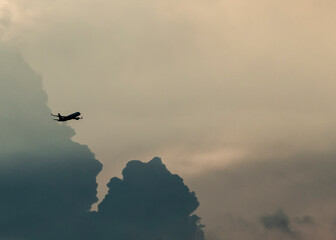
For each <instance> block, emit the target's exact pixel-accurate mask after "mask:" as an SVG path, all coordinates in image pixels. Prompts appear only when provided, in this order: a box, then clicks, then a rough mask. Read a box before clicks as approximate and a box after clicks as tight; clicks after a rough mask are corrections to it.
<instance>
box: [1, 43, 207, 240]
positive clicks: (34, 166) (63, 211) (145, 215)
mask: <svg viewBox="0 0 336 240" xmlns="http://www.w3.org/2000/svg"><path fill="white" fill-rule="evenodd" d="M0 79H1V81H0V109H1V111H0V126H1V128H0V192H1V196H0V206H2V207H1V210H0V239H6V240H9V239H20V240H45V239H48V240H56V239H57V240H58V239H65V240H73V239H88V240H92V239H106V238H109V239H117V240H119V239H120V240H121V239H125V237H127V234H128V233H134V234H139V235H136V236H133V238H126V239H140V237H141V236H150V237H153V236H155V237H158V235H157V234H160V236H164V237H165V236H170V235H171V236H174V237H175V236H176V237H177V238H176V239H183V240H186V239H190V240H200V239H203V235H202V234H203V233H202V230H201V228H200V225H199V218H198V217H197V216H196V215H192V216H190V215H191V214H192V212H194V211H195V210H196V208H197V207H198V205H199V203H198V201H197V198H196V197H195V194H194V193H193V192H190V191H189V189H188V188H187V187H186V186H185V185H184V184H183V181H182V179H181V178H180V177H178V176H177V175H172V174H171V173H170V172H169V171H168V170H167V169H166V168H165V166H164V165H163V164H162V162H161V160H160V159H158V158H155V159H154V160H152V161H151V162H149V163H147V164H145V163H141V162H139V161H132V162H130V163H129V164H128V165H127V167H126V168H125V170H124V180H120V179H117V178H113V179H112V180H111V182H110V184H109V187H110V193H109V195H108V196H107V197H106V199H105V200H104V202H103V203H101V204H100V205H99V212H98V213H95V212H90V209H91V206H92V204H94V203H95V202H96V201H97V200H98V199H97V196H96V195H97V183H96V177H97V175H98V173H99V172H100V171H101V169H102V164H101V163H100V162H99V161H98V160H97V159H96V158H95V156H94V154H93V153H92V152H91V151H90V150H89V148H88V147H87V146H84V145H80V144H78V143H76V142H74V141H72V140H71V138H72V137H73V136H74V131H73V129H71V128H70V127H69V126H67V125H66V124H59V123H58V122H56V121H53V120H52V117H51V116H50V113H51V111H50V109H49V108H48V107H47V100H48V99H47V95H46V94H45V92H44V91H43V86H42V81H41V77H40V76H39V75H37V74H36V73H35V72H34V71H32V70H31V68H30V67H29V66H28V65H27V63H26V62H25V61H24V60H23V58H22V57H21V56H20V54H17V53H16V51H15V50H14V49H10V48H7V47H5V46H1V47H0ZM60 96H61V93H60ZM79 124H80V122H79ZM120 187H121V188H123V187H124V189H120ZM115 194H117V197H118V198H117V199H114V197H115ZM113 199H114V200H113ZM129 204H133V205H129ZM118 211H119V212H118ZM115 213H118V214H117V215H115ZM111 226H112V227H111ZM119 227H120V228H119ZM133 228H135V229H137V231H133V230H134V229H133ZM110 229H112V230H113V231H110ZM86 230H89V232H88V233H87V234H84V233H85V232H86ZM99 230H102V231H99ZM122 230H127V232H126V231H122ZM90 234H94V236H93V237H92V238H91V237H90ZM125 234H126V235H125ZM178 237H179V238H178ZM146 239H150V238H146ZM163 239H165V238H163ZM153 240H157V239H155V238H153Z"/></svg>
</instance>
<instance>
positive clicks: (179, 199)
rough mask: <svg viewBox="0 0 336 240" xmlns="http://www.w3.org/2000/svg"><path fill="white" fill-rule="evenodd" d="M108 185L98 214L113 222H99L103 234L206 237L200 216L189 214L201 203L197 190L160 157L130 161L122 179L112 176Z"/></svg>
mask: <svg viewBox="0 0 336 240" xmlns="http://www.w3.org/2000/svg"><path fill="white" fill-rule="evenodd" d="M108 187H109V189H110V190H109V192H108V194H107V196H106V198H105V199H104V200H103V202H102V203H101V204H100V205H99V207H98V209H99V212H98V214H97V218H98V223H104V222H105V223H110V225H106V224H99V225H101V226H103V227H102V228H101V230H100V231H99V233H100V234H103V235H108V236H121V237H119V238H120V239H139V240H140V239H143V240H147V239H148V240H149V239H153V240H154V239H155V240H157V239H174V240H192V239H203V233H202V231H201V230H200V228H199V225H198V221H199V217H197V216H196V215H193V216H190V215H191V214H192V213H193V212H194V211H195V210H196V209H197V207H198V205H199V203H198V201H197V198H196V197H195V193H194V192H190V191H189V189H188V187H187V186H185V185H184V183H183V180H182V179H181V178H180V177H179V176H178V175H173V174H171V173H170V172H169V171H168V170H167V168H166V167H165V165H163V164H162V162H161V159H160V158H154V159H153V160H152V161H150V162H148V163H142V162H140V161H131V162H129V163H128V164H127V166H126V168H125V169H124V170H123V180H121V179H119V178H112V179H111V181H110V182H109V184H108ZM106 226H107V227H106ZM122 236H123V237H122ZM117 238H118V237H117Z"/></svg>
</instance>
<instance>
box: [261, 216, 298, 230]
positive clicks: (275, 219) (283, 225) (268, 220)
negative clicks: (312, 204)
mask: <svg viewBox="0 0 336 240" xmlns="http://www.w3.org/2000/svg"><path fill="white" fill-rule="evenodd" d="M260 222H261V223H262V224H263V225H264V227H265V228H266V229H268V230H280V231H282V232H285V233H288V234H291V233H292V232H293V231H292V230H291V228H290V221H289V217H288V216H287V215H286V214H285V213H284V212H283V211H281V210H279V211H277V212H275V213H272V214H266V215H264V216H262V217H260Z"/></svg>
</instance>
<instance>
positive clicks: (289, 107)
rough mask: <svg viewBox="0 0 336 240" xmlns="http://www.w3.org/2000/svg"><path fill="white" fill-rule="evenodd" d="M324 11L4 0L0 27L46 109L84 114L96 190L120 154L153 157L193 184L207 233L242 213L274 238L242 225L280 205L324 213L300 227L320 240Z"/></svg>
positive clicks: (324, 232)
mask: <svg viewBox="0 0 336 240" xmlns="http://www.w3.org/2000/svg"><path fill="white" fill-rule="evenodd" d="M335 11H336V2H334V1H330V0H319V1H316V0H305V1H303V0H298V1H288V0H285V1H275V0H268V1H266V0H256V1H249V0H216V1H215V0H213V1H200V0H195V1H188V0H187V1H174V0H171V1H168V0H161V1H154V0H143V1H140V0H128V1H125V0H115V1H102V0H95V1H93V0H66V1H65V0H59V1H50V0H29V1H28V0H13V1H10V0H7V1H4V0H2V1H0V25H1V26H0V34H1V38H2V41H3V42H5V43H6V44H10V45H12V46H13V47H14V48H17V49H18V50H19V51H20V52H21V53H22V54H23V56H24V58H25V60H26V61H27V62H28V64H29V65H30V66H31V67H32V68H33V69H34V70H35V71H36V72H38V73H39V74H41V77H42V79H43V86H44V89H45V90H46V92H47V94H48V97H49V101H48V104H49V107H50V108H51V109H52V110H53V111H54V113H57V112H61V113H64V114H66V113H71V112H75V111H80V112H82V114H83V116H84V119H83V120H82V121H76V122H72V123H70V124H69V125H71V126H72V127H73V128H74V129H75V130H76V132H77V135H76V136H75V137H74V140H75V141H78V142H80V143H83V144H87V145H88V146H89V147H90V149H91V150H92V151H93V152H94V153H95V155H96V157H97V159H99V160H100V161H101V162H102V163H103V165H104V168H103V172H102V173H101V174H100V176H99V178H98V180H99V183H100V188H99V192H100V196H102V195H103V194H104V192H105V191H106V188H105V187H104V185H105V184H106V183H107V182H108V180H109V178H110V177H111V176H113V175H120V172H121V169H122V168H123V166H124V165H125V163H126V162H127V161H129V160H131V159H140V160H149V159H151V158H152V157H154V156H160V157H162V158H163V160H164V162H165V163H166V165H167V166H168V168H169V169H171V170H173V172H176V173H178V174H180V175H181V176H182V177H184V178H185V180H186V182H187V183H190V184H192V186H193V190H195V191H196V193H197V194H198V195H199V197H200V203H201V205H200V214H199V215H200V216H201V217H202V216H204V223H205V224H206V225H208V231H209V233H208V236H209V237H208V239H212V238H213V239H231V238H233V239H240V238H239V236H237V235H234V234H233V233H229V232H230V231H231V232H234V231H233V230H232V229H238V230H237V231H236V232H244V231H241V228H242V225H244V224H245V223H246V225H248V226H249V227H250V228H249V229H250V230H249V231H245V232H244V233H246V236H251V234H250V232H254V233H255V236H256V238H257V239H261V238H264V239H277V238H276V237H279V236H273V235H272V236H268V235H267V234H266V235H267V236H266V235H260V234H263V232H262V231H264V229H262V228H261V230H260V229H259V230H255V229H252V230H251V228H252V227H251V226H252V225H253V224H252V223H251V222H253V221H254V224H255V225H256V228H258V227H259V228H260V227H261V223H260V222H258V219H257V217H258V216H259V217H261V216H262V215H265V214H272V213H274V214H275V215H276V213H277V212H276V211H278V210H279V209H282V210H283V211H284V212H285V214H288V215H289V217H290V218H293V219H294V218H300V217H303V216H305V215H309V214H310V215H314V216H313V217H315V218H322V219H323V220H321V222H323V224H322V223H320V224H317V225H318V226H319V227H318V230H316V232H314V234H315V235H314V234H312V233H310V232H309V231H308V230H307V231H306V230H304V231H306V232H309V234H308V233H307V234H308V235H307V236H308V237H307V236H305V237H306V238H307V239H315V238H317V239H321V236H323V237H324V238H323V239H325V240H327V239H334V237H335V232H332V230H331V229H332V227H330V226H331V225H330V224H332V222H333V223H334V224H335V221H336V214H334V215H332V214H331V212H335V205H334V202H335V190H333V189H334V186H335V185H334V184H335V182H334V181H331V180H332V179H333V171H330V172H328V171H327V169H332V170H335V164H334V161H333V159H334V156H335V153H334V151H333V149H334V145H335V136H336V135H335V134H336V132H335V131H336V128H335V122H336V108H335V107H334V102H335V101H336V94H335V89H336V81H335V77H336V70H335V60H336V45H335V42H336V32H335V30H334V29H335V26H336V15H335ZM264 164H265V167H264V166H263V165H264ZM300 166H301V167H300ZM293 169H296V170H297V172H295V171H293ZM231 171H232V173H231ZM228 172H229V173H230V174H228ZM277 173H278V174H277ZM268 174H269V175H268ZM298 175H299V176H301V178H300V177H298V178H299V180H297V176H298ZM266 176H269V178H267V177H266ZM322 176H323V179H322V180H321V178H322ZM263 177H265V178H266V179H268V182H267V183H266V184H260V181H257V180H258V179H259V178H261V179H262V178H263ZM295 179H296V180H295ZM319 180H321V181H319ZM272 182H273V183H274V186H273V185H271V186H270V185H269V184H270V183H272ZM314 183H315V185H314V187H311V188H310V186H311V184H314ZM302 186H307V189H306V190H305V191H304V192H302V194H300V191H299V189H301V187H302ZM276 187H279V188H280V189H279V197H278V198H276V199H272V200H269V198H268V197H267V196H263V193H269V191H271V189H275V188H276ZM218 189H220V190H218ZM255 189H256V191H254V190H255ZM321 189H322V190H321ZM318 190H320V191H322V192H319V194H317V193H316V191H318ZM298 191H299V193H298ZM270 194H274V193H270ZM309 194H312V195H314V196H315V195H318V196H319V197H318V199H315V200H314V199H313V198H312V197H311V196H309ZM233 196H234V197H237V198H238V199H239V200H237V199H236V198H234V197H233ZM256 196H259V197H256ZM280 196H286V197H287V198H286V199H282V198H281V197H280ZM244 198H248V199H251V201H250V204H251V205H248V204H247V203H246V202H245V201H243V200H242V199H244ZM299 201H300V202H301V201H305V204H303V203H302V204H298V202H299ZM224 202H225V203H228V204H222V203H224ZM214 203H215V205H214ZM229 203H232V204H229ZM259 203H260V205H259ZM299 206H300V207H299ZM249 207H251V208H250V212H249V211H248V208H249ZM214 208H215V209H214ZM245 208H247V209H245ZM243 209H244V211H243ZM298 209H300V210H298ZM317 209H324V210H323V211H322V210H321V212H319V213H317V212H318V210H317ZM331 210H333V211H331ZM215 213H217V215H218V216H215ZM324 213H325V214H324ZM230 214H231V215H230ZM235 214H236V215H235ZM228 216H230V217H228ZM276 216H277V215H276ZM230 219H231V220H230ZM237 219H238V220H237ZM240 219H243V220H240ZM251 219H254V220H251ZM293 221H294V220H293ZM229 222H230V223H229ZM237 222H238V223H237ZM242 222H243V223H244V224H243V223H242ZM250 223H251V224H250ZM230 224H231V225H234V226H235V227H231V228H230V227H228V226H231V225H230ZM258 224H259V225H258ZM217 225H218V226H221V227H217ZM223 226H225V227H223ZM244 226H245V225H244ZM293 231H295V230H293ZM302 231H303V230H302ZM260 232H261V233H260ZM258 234H259V235H258ZM211 236H212V237H211ZM225 236H227V238H226V237H225ZM230 237H231V238H230ZM281 237H283V236H280V238H281ZM289 237H290V238H294V237H297V235H295V234H294V235H290V236H289ZM241 239H247V238H245V237H244V235H243V234H242V236H241Z"/></svg>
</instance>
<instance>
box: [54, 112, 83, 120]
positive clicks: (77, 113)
mask: <svg viewBox="0 0 336 240" xmlns="http://www.w3.org/2000/svg"><path fill="white" fill-rule="evenodd" d="M80 115H81V113H80V112H75V113H73V114H70V115H68V116H62V115H61V114H57V115H54V114H51V116H54V117H58V119H54V120H55V121H59V122H66V121H69V120H79V119H83V117H79V116H80Z"/></svg>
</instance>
